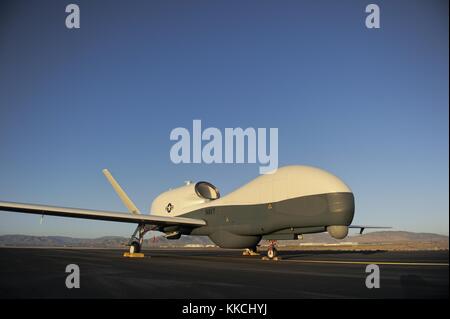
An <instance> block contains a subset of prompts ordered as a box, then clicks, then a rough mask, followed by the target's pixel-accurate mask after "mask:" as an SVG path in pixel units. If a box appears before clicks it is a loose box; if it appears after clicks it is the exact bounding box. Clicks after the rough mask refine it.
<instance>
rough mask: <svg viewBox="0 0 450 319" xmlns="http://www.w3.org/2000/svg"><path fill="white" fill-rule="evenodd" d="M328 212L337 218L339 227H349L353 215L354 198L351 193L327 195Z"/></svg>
mask: <svg viewBox="0 0 450 319" xmlns="http://www.w3.org/2000/svg"><path fill="white" fill-rule="evenodd" d="M327 197H328V211H329V212H330V213H331V214H332V215H333V218H337V219H338V220H337V221H338V222H339V224H340V225H343V224H344V225H350V224H351V222H352V220H353V215H354V214H355V197H354V196H353V193H330V194H328V196H327Z"/></svg>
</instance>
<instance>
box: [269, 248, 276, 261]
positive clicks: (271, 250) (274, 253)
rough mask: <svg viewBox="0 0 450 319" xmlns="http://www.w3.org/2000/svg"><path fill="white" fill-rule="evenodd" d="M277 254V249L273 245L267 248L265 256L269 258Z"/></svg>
mask: <svg viewBox="0 0 450 319" xmlns="http://www.w3.org/2000/svg"><path fill="white" fill-rule="evenodd" d="M277 256H278V250H277V249H276V248H275V247H273V248H269V250H267V257H269V258H270V259H273V258H275V257H277Z"/></svg>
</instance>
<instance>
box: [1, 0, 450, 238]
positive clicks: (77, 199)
mask: <svg viewBox="0 0 450 319" xmlns="http://www.w3.org/2000/svg"><path fill="white" fill-rule="evenodd" d="M70 2H73V3H77V4H79V5H80V8H81V29H79V30H68V29H66V28H65V24H64V21H65V17H66V13H65V12H64V10H65V6H66V5H67V4H68V3H70ZM372 2H374V3H377V4H378V5H379V6H380V8H381V29H379V30H368V29H366V27H365V24H364V20H365V16H366V13H365V12H364V9H365V6H366V5H367V4H369V3H371V2H370V1H312V0H311V1H300V0H295V1H278V0H277V1H275V0H270V1H268V0H252V1H248V0H244V1H229V0H227V1H196V0H193V1H181V0H180V1H108V2H107V1H75V0H74V1H2V4H1V7H0V200H7V201H18V202H31V203H45V204H53V205H58V206H68V207H81V208H93V209H106V210H119V211H124V207H123V206H122V203H121V202H120V200H119V199H118V197H117V196H116V195H115V193H114V192H113V190H112V189H111V187H110V185H109V184H108V183H107V181H106V180H105V178H104V177H103V175H102V173H101V169H103V168H109V169H110V171H111V172H112V173H113V175H114V176H115V177H116V178H117V179H118V181H119V182H120V183H121V184H122V186H123V187H124V188H125V189H126V191H127V192H128V193H129V195H130V196H131V197H132V199H133V200H134V201H135V202H136V204H137V205H138V206H139V207H140V208H141V210H145V211H146V212H148V210H149V206H150V203H151V201H152V199H153V198H154V197H155V196H156V195H157V194H158V193H159V192H161V191H164V190H167V189H168V188H170V187H174V186H177V185H180V184H182V183H183V181H184V180H187V179H192V180H208V181H211V182H212V183H214V184H216V185H217V187H219V188H220V190H221V192H222V193H223V194H226V193H228V192H230V191H231V190H233V189H234V188H235V187H238V186H240V185H242V184H244V183H246V182H247V181H249V180H251V179H252V178H254V177H256V176H257V174H258V164H241V165H230V164H215V165H206V164H184V165H183V164H181V165H175V164H173V163H172V162H171V161H170V157H169V150H170V147H171V146H172V144H173V142H171V141H170V140H169V134H170V131H171V130H172V129H173V128H175V127H178V126H182V127H187V128H190V127H191V125H192V120H193V119H201V120H202V122H203V125H204V126H214V127H217V128H220V129H223V128H225V127H243V128H246V127H278V128H279V159H280V165H287V164H307V165H314V166H318V167H321V168H324V169H327V170H329V171H331V172H332V173H334V174H336V175H338V176H339V177H341V178H342V179H344V180H345V181H346V183H347V184H348V185H350V187H351V188H352V189H353V191H354V193H355V196H356V205H357V206H356V217H355V220H354V223H356V224H375V225H392V226H394V227H395V228H396V229H400V230H410V231H421V232H422V231H423V232H436V233H442V234H448V227H449V195H448V194H449V179H448V178H449V177H448V176H449V169H448V168H449V140H448V132H449V123H448V116H449V104H448V103H449V95H448V85H449V77H448V68H449V65H448V56H449V50H448V47H449V44H448V26H449V25H448V2H447V1H406V0H405V1H397V0H395V1H372ZM39 219H40V217H39V216H36V215H24V214H15V213H0V234H14V233H22V234H35V235H67V236H78V237H97V236H103V235H123V236H129V235H130V232H131V231H132V230H133V229H134V226H133V225H130V224H115V223H110V222H94V221H83V220H76V219H67V218H58V217H46V218H45V219H44V223H43V225H40V224H39Z"/></svg>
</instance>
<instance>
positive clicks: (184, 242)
mask: <svg viewBox="0 0 450 319" xmlns="http://www.w3.org/2000/svg"><path fill="white" fill-rule="evenodd" d="M349 242H351V243H357V244H360V245H364V244H380V245H382V244H435V245H438V246H439V247H444V248H447V249H448V243H449V237H448V236H444V235H438V234H431V233H413V232H406V231H378V232H372V233H367V234H363V235H353V236H349V237H347V238H345V239H343V240H336V239H333V238H332V237H330V236H329V235H328V234H327V233H321V234H310V235H305V236H304V238H303V239H302V240H290V241H281V242H280V243H284V244H286V245H289V246H296V245H300V244H303V245H304V244H308V243H310V244H317V245H320V244H338V243H349ZM127 243H128V238H126V237H119V236H108V237H99V238H94V239H86V238H72V237H64V236H27V235H3V236H0V247H92V248H120V247H125V246H126V244H127ZM263 244H264V242H263ZM186 246H191V247H196V246H214V244H213V243H212V242H211V241H210V240H209V238H208V237H203V236H182V237H181V238H180V239H178V240H168V239H166V238H165V237H163V236H157V237H150V238H149V239H146V240H145V242H144V247H186Z"/></svg>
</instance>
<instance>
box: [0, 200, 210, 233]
mask: <svg viewBox="0 0 450 319" xmlns="http://www.w3.org/2000/svg"><path fill="white" fill-rule="evenodd" d="M0 210H2V211H9V212H18V213H28V214H38V215H51V216H62V217H73V218H84V219H95V220H106V221H112V222H122V223H135V224H136V223H137V224H149V225H159V226H166V225H183V226H191V227H198V226H204V225H206V222H205V221H204V220H202V219H194V218H185V217H166V216H155V215H140V214H124V213H119V212H111V211H103V210H89V209H80V208H67V207H56V206H46V205H35V204H24V203H14V202H1V201H0Z"/></svg>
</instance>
